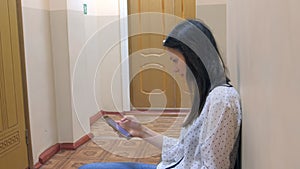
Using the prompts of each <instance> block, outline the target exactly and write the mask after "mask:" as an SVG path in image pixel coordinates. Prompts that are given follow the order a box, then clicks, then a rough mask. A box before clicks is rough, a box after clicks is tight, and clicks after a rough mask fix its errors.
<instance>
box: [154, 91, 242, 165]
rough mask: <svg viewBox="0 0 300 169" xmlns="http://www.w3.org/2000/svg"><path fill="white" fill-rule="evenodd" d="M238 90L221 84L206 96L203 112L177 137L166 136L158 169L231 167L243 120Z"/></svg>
mask: <svg viewBox="0 0 300 169" xmlns="http://www.w3.org/2000/svg"><path fill="white" fill-rule="evenodd" d="M239 100H240V98H239V94H238V92H237V91H236V90H235V89H234V88H233V87H225V86H219V87H216V88H215V89H213V90H212V91H211V92H210V93H209V95H208V97H207V100H206V103H205V105H204V108H203V110H202V113H201V115H200V116H199V117H198V118H197V119H195V121H194V122H193V123H192V124H191V125H190V126H189V127H187V128H182V130H181V134H180V137H179V138H178V139H175V138H170V137H166V136H164V139H163V148H162V161H161V162H160V163H159V164H158V166H157V168H158V169H165V168H167V167H168V166H172V165H174V164H176V163H177V162H178V161H180V160H181V159H182V160H181V161H180V163H179V164H178V165H176V167H175V168H176V169H232V168H233V167H234V160H233V159H235V157H236V153H237V151H236V150H237V144H235V143H236V140H237V137H238V134H239V129H240V124H241V108H240V101H239Z"/></svg>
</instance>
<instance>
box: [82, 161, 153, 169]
mask: <svg viewBox="0 0 300 169" xmlns="http://www.w3.org/2000/svg"><path fill="white" fill-rule="evenodd" d="M79 169H156V165H155V164H144V163H133V162H106V163H91V164H85V165H83V166H81V167H79Z"/></svg>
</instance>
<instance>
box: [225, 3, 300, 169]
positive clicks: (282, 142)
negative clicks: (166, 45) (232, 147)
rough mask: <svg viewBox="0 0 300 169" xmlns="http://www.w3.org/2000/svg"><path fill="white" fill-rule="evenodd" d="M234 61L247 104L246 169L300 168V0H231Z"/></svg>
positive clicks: (230, 47) (231, 59)
mask: <svg viewBox="0 0 300 169" xmlns="http://www.w3.org/2000/svg"><path fill="white" fill-rule="evenodd" d="M227 5H228V9H227V11H228V29H227V30H228V43H227V44H228V54H227V55H228V62H229V63H230V69H231V71H232V72H234V82H235V83H236V84H237V85H238V86H239V88H240V93H241V97H242V104H243V143H242V144H243V146H242V151H243V169H266V168H270V169H282V168H288V169H298V168H300V164H299V152H300V144H299V143H300V132H299V119H300V115H299V106H298V104H299V103H298V101H299V95H300V88H299V83H300V76H299V71H298V69H299V63H300V57H299V50H298V48H299V46H300V40H299V37H300V22H299V21H300V11H299V6H300V1H297V0H286V1H281V0H273V1H261V0H248V1H243V2H241V1H239V0H233V1H228V3H227Z"/></svg>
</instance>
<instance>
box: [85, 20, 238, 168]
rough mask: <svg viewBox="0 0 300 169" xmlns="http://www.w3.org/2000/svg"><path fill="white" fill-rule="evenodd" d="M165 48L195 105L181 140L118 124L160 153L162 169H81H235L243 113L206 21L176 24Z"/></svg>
mask: <svg viewBox="0 0 300 169" xmlns="http://www.w3.org/2000/svg"><path fill="white" fill-rule="evenodd" d="M163 45H164V46H165V47H166V48H167V49H166V50H167V51H168V52H170V59H171V60H172V61H173V62H174V64H175V71H176V72H177V73H179V74H180V75H182V76H185V78H186V80H187V82H188V85H189V88H190V90H191V92H192V93H193V106H192V108H191V112H190V113H189V114H188V115H187V117H186V119H185V121H184V123H183V126H182V130H181V133H180V137H179V138H178V139H175V138H170V137H166V136H163V135H161V134H159V133H157V132H155V131H153V130H151V129H149V128H147V127H145V126H143V125H141V124H140V123H139V122H138V121H137V120H136V119H135V118H133V117H124V118H123V119H122V120H121V121H119V124H120V125H121V126H122V127H124V128H125V129H127V130H128V131H129V132H130V133H131V135H132V136H134V137H140V138H142V139H144V140H146V141H148V142H149V143H151V144H153V145H155V146H157V147H158V148H161V149H162V156H161V162H160V163H159V164H158V165H152V164H141V163H93V164H88V165H84V166H82V167H81V168H80V169H97V168H99V169H100V168H106V169H121V168H122V169H127V168H131V169H154V168H158V169H168V168H177V169H233V168H234V164H235V159H236V156H237V150H238V145H239V144H238V143H239V139H238V136H239V131H240V125H241V108H240V101H239V99H240V98H239V94H238V92H237V91H236V90H235V89H234V87H232V86H231V85H230V84H229V78H227V76H226V73H225V70H226V68H225V66H224V63H223V60H222V58H221V57H220V53H219V50H218V48H217V45H216V42H215V39H214V37H213V35H212V33H211V32H210V30H209V29H208V28H207V26H205V25H204V24H203V23H202V22H200V21H197V20H187V21H184V22H182V23H180V24H178V25H177V26H176V27H175V28H174V29H173V30H172V31H171V32H170V34H169V35H168V37H167V38H166V40H165V41H164V43H163Z"/></svg>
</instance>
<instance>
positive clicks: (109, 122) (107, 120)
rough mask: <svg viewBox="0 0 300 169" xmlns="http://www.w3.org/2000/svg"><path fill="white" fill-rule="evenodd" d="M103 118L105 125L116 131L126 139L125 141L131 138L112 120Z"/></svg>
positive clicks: (106, 117)
mask: <svg viewBox="0 0 300 169" xmlns="http://www.w3.org/2000/svg"><path fill="white" fill-rule="evenodd" d="M103 118H104V120H105V121H106V122H107V124H109V125H110V126H111V127H112V128H114V129H115V130H116V131H118V132H119V133H120V134H121V135H122V136H124V137H126V138H127V139H130V138H131V137H132V136H131V134H130V133H129V132H128V131H127V130H125V129H124V128H123V127H121V126H120V125H119V124H118V123H116V122H115V121H114V120H113V119H112V118H110V117H108V116H104V117H103Z"/></svg>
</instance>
